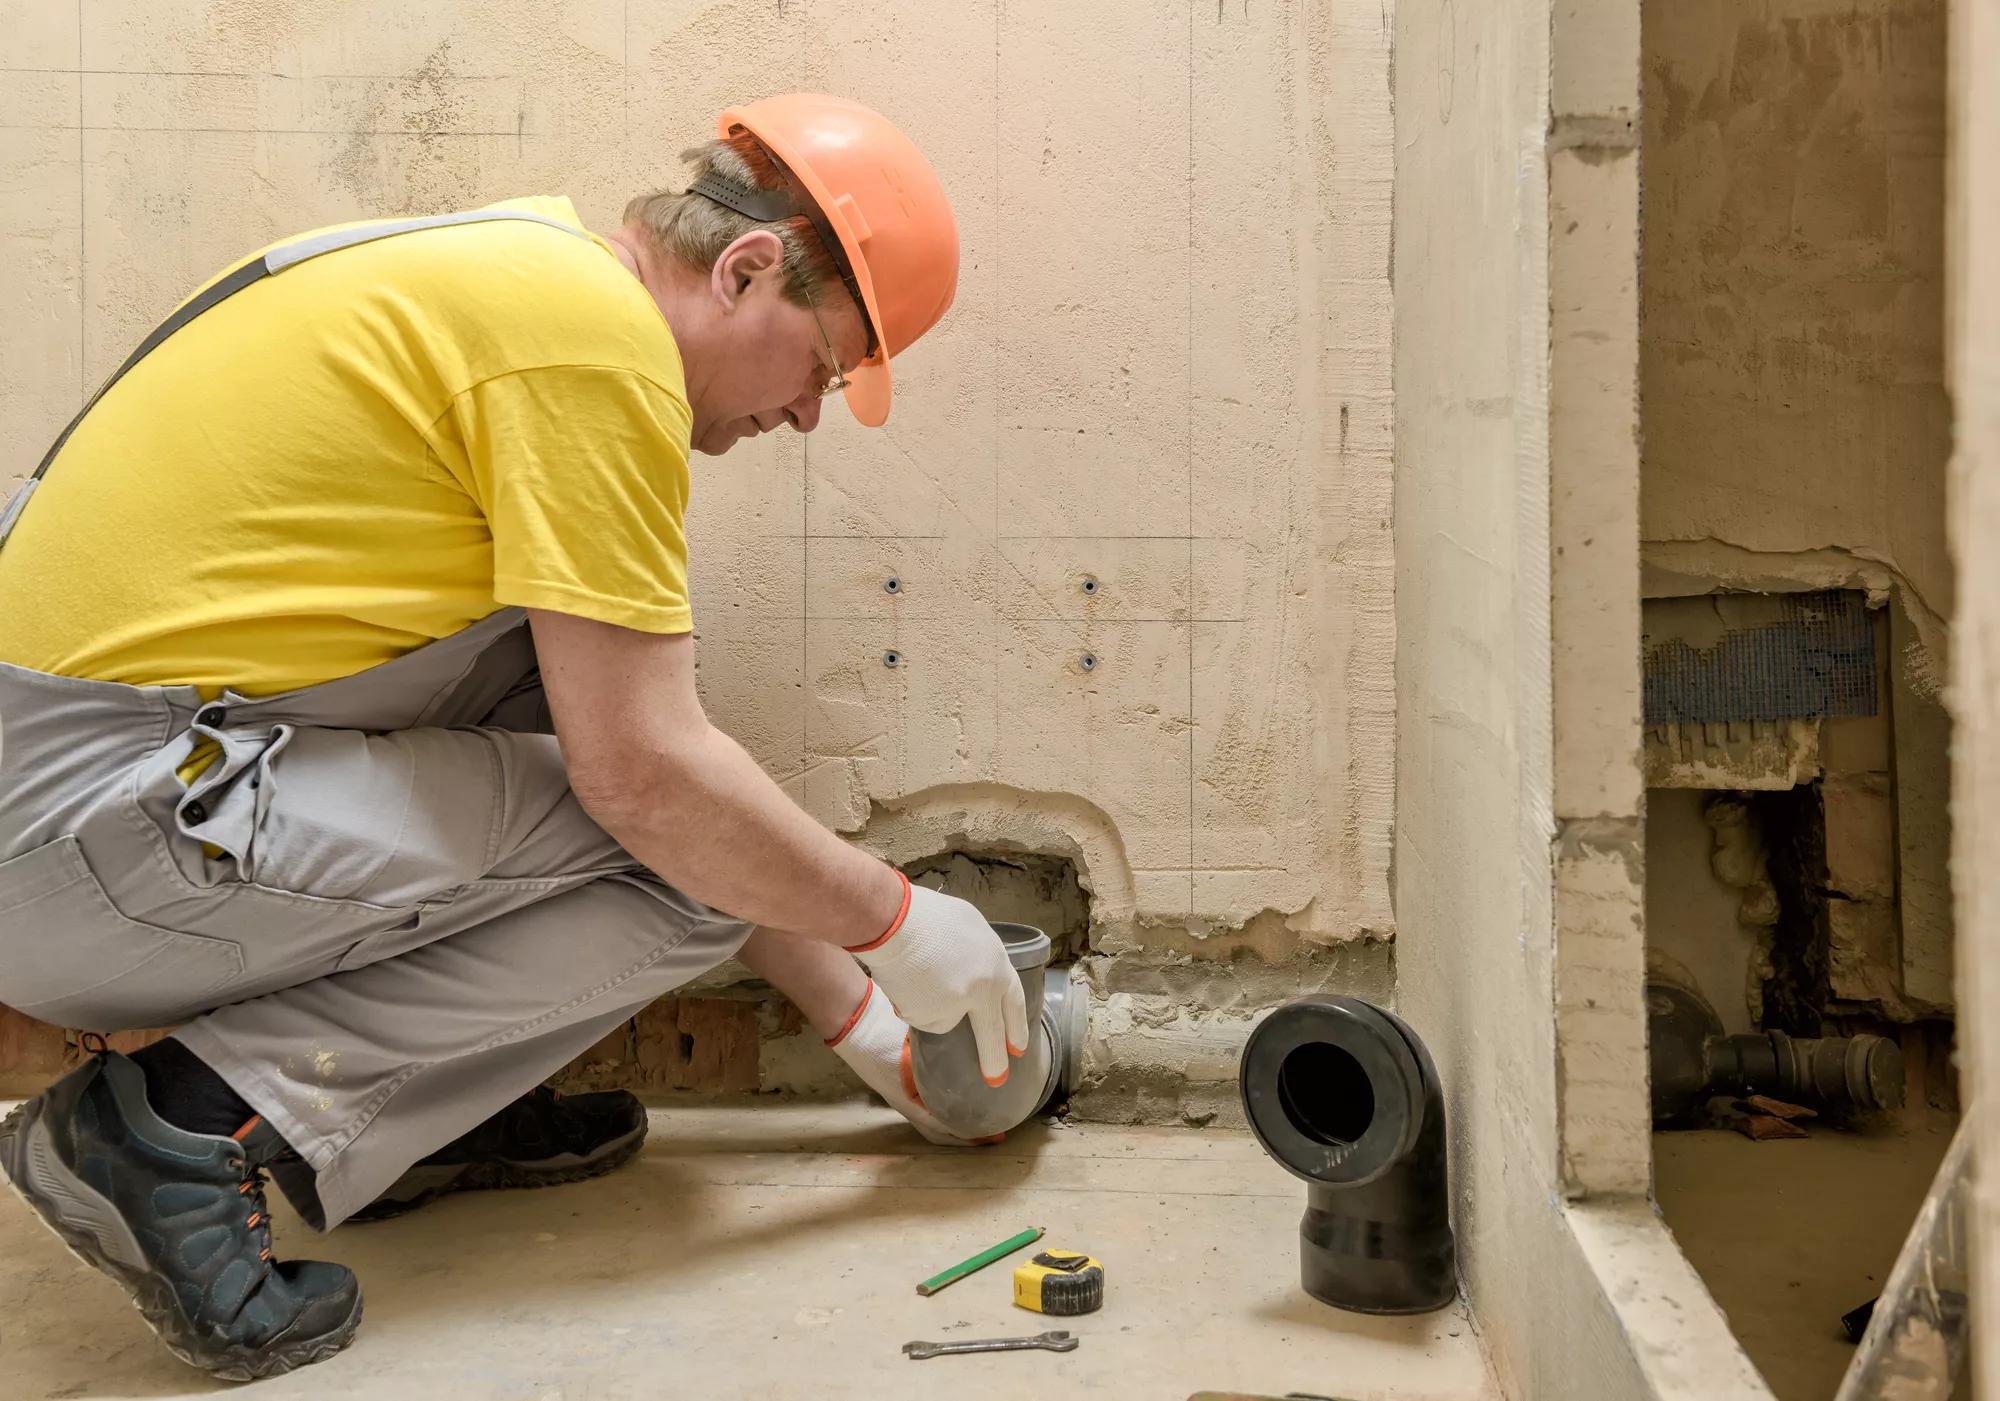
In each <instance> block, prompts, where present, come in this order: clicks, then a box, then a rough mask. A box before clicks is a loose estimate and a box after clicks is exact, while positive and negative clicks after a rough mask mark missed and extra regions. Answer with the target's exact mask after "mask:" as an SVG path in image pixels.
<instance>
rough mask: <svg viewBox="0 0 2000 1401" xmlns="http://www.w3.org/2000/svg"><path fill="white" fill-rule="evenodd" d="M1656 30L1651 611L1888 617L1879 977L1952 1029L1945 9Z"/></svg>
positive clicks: (1648, 295) (1649, 156)
mask: <svg viewBox="0 0 2000 1401" xmlns="http://www.w3.org/2000/svg"><path fill="white" fill-rule="evenodd" d="M1643 19H1644V26H1645V28H1644V37H1645V55H1646V56H1645V150H1646V204H1645V210H1646V214H1645V222H1646V237H1645V240H1644V249H1645V254H1644V258H1645V274H1646V276H1645V304H1644V342H1643V345H1644V349H1643V355H1642V364H1643V384H1644V391H1645V398H1644V403H1645V434H1644V443H1645V470H1644V476H1643V484H1644V485H1643V503H1642V519H1643V534H1644V537H1645V540H1646V556H1647V563H1648V570H1647V588H1648V592H1649V593H1684V592H1702V591H1705V590H1708V589H1710V588H1714V587H1718V586H1724V587H1733V588H1751V589H1772V588H1780V589H1782V588H1796V587H1801V586H1811V587H1830V586H1831V587H1856V588H1864V589H1867V590H1868V591H1869V592H1870V594H1871V595H1872V597H1873V599H1874V601H1875V602H1876V603H1878V604H1884V603H1886V605H1887V611H1888V614H1889V622H1890V630H1891V642H1892V656H1891V666H1890V672H1889V676H1890V689H1891V692H1892V695H1891V697H1890V699H1889V704H1890V707H1891V708H1892V709H1893V710H1894V712H1895V714H1894V724H1895V737H1896V738H1895V743H1896V753H1895V764H1894V768H1895V790H1894V795H1893V796H1894V804H1895V811H1896V824H1897V825H1896V832H1897V841H1898V844H1899V852H1898V886H1897V892H1896V894H1897V901H1898V906H1899V908H1898V911H1897V914H1898V915H1899V917H1900V924H1901V928H1900V950H1899V953H1900V967H1898V966H1897V963H1898V959H1897V957H1896V956H1894V953H1893V952H1892V956H1891V958H1890V959H1889V960H1888V962H1887V964H1886V965H1885V966H1884V968H1883V969H1882V971H1881V974H1880V976H1881V977H1882V978H1883V979H1885V980H1888V981H1891V982H1894V983H1896V984H1897V985H1899V987H1900V989H1901V991H1902V992H1903V993H1905V994H1907V996H1908V998H1909V1001H1910V1003H1911V1004H1912V1005H1913V1006H1917V1007H1924V1008H1930V1009H1933V1010H1937V1009H1943V1010H1949V1008H1950V1006H1951V1004H1952V1001H1953V998H1952V988H1951V957H1952V955H1951V945H1952V918H1951V892H1950V884H1949V878H1948V875H1947V872H1946V869H1945V863H1946V852H1947V851H1948V849H1949V845H1950V836H1949V833H1948V831H1947V830H1946V828H1945V820H1944V815H1945V809H1946V804H1947V801H1948V787H1949V782H1948V761H1947V757H1946V755H1947V749H1948V745H1949V728H1948V722H1947V719H1946V716H1945V713H1944V709H1943V706H1942V702H1941V698H1940V688H1941V683H1942V678H1943V677H1944V675H1945V673H1946V670H1947V667H1948V652H1949V636H1948V625H1949V621H1950V619H1951V616H1952V612H1953V606H1954V595H1955V592H1956V591H1955V589H1954V586H1953V580H1952V575H1951V571H1950V567H1949V560H1948V557H1947V554H1946V548H1945V528H1944V495H1945V470H1944V464H1945V459H1946V455H1947V453H1948V452H1949V450H1950V432H1951V430H1950V407H1949V404H1948V402H1947V400H1946V396H1945V390H1944V366H1943V344H1944V304H1945V303H1944V242H1945V240H1944V221H1943V200H1944V190H1943V183H1944V168H1945V167H1944V146H1945V102H1944V87H1945V84H1944V71H1945V51H1946V50H1945V28H1946V26H1945V6H1944V3H1943V0H1864V3H1861V4H1846V3H1842V4H1831V3H1824V0H1781V3H1778V4H1775V5H1771V6H1765V7H1761V8H1759V9H1756V10H1745V9H1744V8H1743V7H1741V6H1734V5H1727V4H1721V3H1713V2H1712V0H1697V3H1694V4H1675V3H1666V0H1645V3H1644V5H1643ZM1885 767H1886V765H1885Z"/></svg>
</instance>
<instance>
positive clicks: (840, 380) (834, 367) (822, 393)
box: [806, 290, 847, 399]
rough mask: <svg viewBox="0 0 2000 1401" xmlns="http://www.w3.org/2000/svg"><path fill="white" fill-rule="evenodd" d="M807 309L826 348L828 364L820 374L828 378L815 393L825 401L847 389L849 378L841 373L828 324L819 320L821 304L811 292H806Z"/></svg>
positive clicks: (821, 342)
mask: <svg viewBox="0 0 2000 1401" xmlns="http://www.w3.org/2000/svg"><path fill="white" fill-rule="evenodd" d="M806 307H807V309H808V310H810V311H811V312H812V319H813V325H814V326H816V327H818V328H819V340H820V344H821V345H823V346H825V347H826V363H825V364H823V365H821V366H820V373H821V374H823V375H825V376H826V378H825V380H824V381H823V382H822V383H821V384H820V386H819V388H818V389H816V390H814V391H813V392H814V394H815V395H816V396H817V397H819V398H821V399H824V398H825V397H826V396H827V395H829V394H831V393H833V392H834V390H836V389H845V388H847V376H846V375H845V374H843V373H842V372H841V368H840V357H839V356H838V355H836V354H834V353H833V337H831V336H829V335H828V334H827V333H826V323H825V322H824V321H822V320H820V319H819V303H818V302H816V301H814V300H813V294H812V292H811V291H810V290H808V291H807V292H806Z"/></svg>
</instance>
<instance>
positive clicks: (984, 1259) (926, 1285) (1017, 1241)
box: [917, 1226, 1042, 1298]
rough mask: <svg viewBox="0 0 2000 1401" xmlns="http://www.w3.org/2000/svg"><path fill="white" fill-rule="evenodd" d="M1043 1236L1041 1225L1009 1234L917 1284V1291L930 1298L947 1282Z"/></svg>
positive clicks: (985, 1265) (983, 1266)
mask: <svg viewBox="0 0 2000 1401" xmlns="http://www.w3.org/2000/svg"><path fill="white" fill-rule="evenodd" d="M1041 1238H1042V1228H1041V1227H1040V1226H1030V1227H1028V1229H1027V1230H1025V1231H1023V1232H1021V1234H1020V1235H1018V1236H1009V1237H1008V1238H1007V1239H1006V1240H1003V1241H1001V1242H1000V1244H998V1245H995V1246H991V1247H989V1248H987V1249H985V1250H982V1251H980V1252H979V1253H978V1254H977V1255H975V1256H973V1257H972V1258H971V1259H970V1260H961V1261H959V1262H958V1263H957V1264H956V1265H953V1266H952V1267H951V1268H950V1269H948V1270H946V1271H944V1272H943V1273H941V1274H934V1275H932V1276H931V1277H930V1278H929V1279H927V1280H925V1281H924V1282H923V1283H922V1284H919V1285H918V1286H917V1292H918V1293H919V1294H922V1295H924V1296H925V1297H926V1298H928V1297H929V1296H931V1295H932V1294H935V1293H937V1292H938V1290H940V1289H942V1288H944V1287H945V1286H946V1285H947V1284H956V1283H958V1281H960V1280H961V1279H964V1278H965V1277H966V1276H967V1275H969V1274H971V1273H972V1272H973V1271H974V1270H983V1269H985V1268H986V1267H987V1266H988V1265H990V1264H992V1263H993V1262H994V1261H995V1260H998V1259H1000V1258H1001V1257H1002V1256H1004V1255H1012V1254H1013V1253H1014V1252H1015V1251H1017V1250H1019V1249H1020V1248H1021V1247H1022V1246H1024V1245H1033V1244H1034V1243H1035V1242H1036V1241H1038V1240H1040V1239H1041Z"/></svg>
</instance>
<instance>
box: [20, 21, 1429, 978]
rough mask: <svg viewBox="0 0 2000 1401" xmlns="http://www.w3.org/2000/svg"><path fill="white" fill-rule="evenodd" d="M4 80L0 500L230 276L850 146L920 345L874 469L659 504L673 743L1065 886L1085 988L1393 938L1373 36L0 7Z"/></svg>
mask: <svg viewBox="0 0 2000 1401" xmlns="http://www.w3.org/2000/svg"><path fill="white" fill-rule="evenodd" d="M0 36H4V38H0V133H4V138H0V233H4V239H0V361H4V363H5V365H6V367H7V373H6V374H5V375H4V376H0V480H4V479H7V478H12V477H17V476H19V475H20V474H22V473H25V472H26V471H27V470H29V469H30V468H31V467H32V465H33V464H34V462H35V461H36V460H37V459H38V458H39V456H40V454H41V451H42V450H43V448H44V446H45V445H46V443H47V441H48V440H49V439H50V438H51V436H52V435H53V434H54V433H55V432H56V430H57V429H58V428H59V427H60V426H61V424H62V423H63V421H64V420H66V419H67V417H68V416H69V415H70V413H71V412H72V411H73V410H74V409H75V407H76V406H77V405H78V403H79V402H80V400H81V397H82V396H83V395H84V394H85V392H86V390H87V388H88V387H90V386H92V385H94V384H95V383H96V382H97V381H98V380H99V378H100V377H101V376H102V375H104V374H105V373H106V372H107V371H108V370H109V369H110V368H111V367H112V365H113V364H114V363H115V362H116V361H117V360H118V359H119V358H120V357H121V356H122V355H123V354H124V353H125V352H126V351H127V350H128V349H129V348H130V346H131V345H133V344H134V343H135V342H136V341H137V340H138V338H139V337H140V336H142V335H143V334H144V333H145V331H146V330H148V329H150V327H151V326H152V325H153V324H154V323H155V322H156V320H157V318H159V317H160V316H161V315H163V314H164V313H165V312H166V311H167V310H168V309H169V308H170V307H171V305H172V304H173V303H174V301H175V300H176V299H177V298H178V297H180V296H181V295H182V294H183V293H184V292H185V291H186V289H188V288H189V287H191V286H192V285H193V284H194V283H195V282H196V281H197V280H198V279H200V278H202V277H204V276H205V275H207V274H209V273H210V272H211V271H212V270H213V269H214V268H216V267H217V266H219V265H221V264H222V263H223V262H224V261H226V260H227V259H229V258H230V257H232V256H234V255H237V254H240V253H241V252H243V251H244V250H247V249H249V248H251V247H254V246H256V245H258V244H261V243H263V242H266V241H268V240H272V239H276V238H279V237H281V236H283V235H285V234H287V233H290V232H293V231H299V230H304V229H307V228H311V227H313V226H316V225H320V224H325V223H329V222H333V221H336V220H343V219H352V218H359V217H366V216H376V215H393V214H406V213H415V212H424V211H434V210H444V209H452V208H460V207H466V206H471V205H476V204H479V203H482V202H486V201H490V200H493V199H498V198H502V197H506V196H509V195H515V194H521V193H534V192H547V193H566V194H569V195H570V196H572V197H573V198H574V199H575V200H576V202H577V204H578V206H579V208H580V209H581V210H582V211H583V213H584V214H585V217H586V219H587V220H589V221H594V222H595V223H596V224H598V225H599V226H600V227H602V226H605V225H607V224H608V223H610V222H611V221H613V220H615V218H616V216H617V213H618V211H619V210H620V208H621V207H622V205H623V203H624V201H625V200H626V198H627V197H628V196H630V195H632V194H634V193H637V192H639V191H641V190H645V189H650V188H655V187H658V186H661V185H664V184H671V183H673V182H674V181H675V180H676V179H677V178H678V175H679V171H680V169H681V167H680V166H679V164H678V161H677V159H676V155H677V153H678V152H679V151H680V150H681V149H683V148H684V147H685V146H687V145H689V144H692V143H694V142H696V141H698V140H701V139H704V138H706V137H707V136H708V135H709V134H710V133H711V130H712V123H713V121H714V114H715V113H716V112H717V111H718V110H719V109H720V108H721V107H722V106H723V105H724V104H726V103H728V102H731V101H735V100H739V99H743V98H746V97H751V96H755V95H759V94H762V93H766V92H770V91H774V90H785V89H790V88H801V87H804V88H819V89H829V90H833V91H839V92H845V93H850V94H852V95H854V96H856V97H859V98H861V99H863V100H865V101H868V102H870V103H872V104H874V105H876V106H878V107H880V108H881V109H882V110H883V111H885V112H886V113H887V114H888V115H889V116H890V117H891V118H892V119H894V120H895V121H897V122H899V123H900V124H902V125H903V126H904V128H905V129H906V130H907V131H909V132H910V133H911V134H912V135H913V136H914V137H915V139H916V140H917V141H918V142H919V144H920V145H922V146H923V147H924V148H925V150H926V151H927V152H928V154H929V155H930V156H931V158H932V160H933V162H934V164H935V165H936V166H937V167H938V169H939V171H940V174H941V176H942V178H943V180H944V182H945V184H946V186H947V188H948V190H949V192H950V194H951V197H952V200H953V202H954V206H955V208H956V211H957V215H958V219H959V222H960V228H961V234H962V237H963V242H964V259H963V276H962V280H961V284H960V289H959V295H958V301H957V305H956V308H955V310H954V311H953V313H952V314H951V316H950V317H949V318H948V319H947V320H946V321H945V323H944V324H943V325H942V326H941V327H940V328H939V329H938V330H937V331H936V332H934V333H933V334H932V335H931V336H930V337H929V338H928V339H927V340H926V341H925V342H924V343H923V344H922V346H921V347H919V349H918V350H917V351H915V352H914V353H912V354H910V355H909V356H907V357H906V359H905V360H904V361H902V362H899V365H898V391H899V392H898V397H897V405H896V411H895V417H894V419H893V420H892V422H891V423H890V425H889V426H888V428H887V429H886V430H884V431H882V432H879V433H869V432H866V431H863V430H861V429H859V428H857V427H856V426H855V425H853V424H852V423H851V422H850V421H848V420H846V418H845V415H844V414H843V413H841V412H840V411H838V410H837V409H836V410H835V411H833V412H832V413H830V414H829V416H828V424H827V426H826V427H824V428H823V429H822V430H821V431H820V432H819V433H818V434H816V435H814V436H813V437H812V438H811V439H810V440H807V439H801V438H799V437H796V436H793V435H790V434H783V435H776V436H774V437H772V438H769V439H766V440H762V441H759V442H756V443H753V444H751V445H748V446H746V447H744V448H742V449H740V450H738V451H737V452H735V453H733V454H732V455H730V456H728V457H727V458H724V459H705V458H703V459H697V461H696V481H695V502H694V505H693V507H692V510H691V520H690V539H691V542H692V560H691V569H692V575H693V586H694V595H695V607H696V613H697V619H698V628H699V630H700V640H701V646H700V657H701V684H702V689H703V693H704V695H705V697H706V700H707V703H708V705H709V708H710V710H711V713H712V714H713V715H714V716H715V717H716V719H717V720H718V722H719V723H720V724H721V725H722V726H723V727H725V728H726V729H728V730H729V731H730V732H731V733H733V734H735V735H736V736H737V737H738V738H740V739H741V740H743V741H744V742H745V743H746V744H747V745H748V747H749V748H750V749H751V750H752V752H753V753H755V754H756V755H757V757H758V758H759V759H760V760H761V761H762V762H763V763H764V764H765V766H766V767H767V768H768V769H769V770H770V771H771V772H772V773H773V774H774V775H775V776H777V777H778V778H779V780H780V781H781V782H782V783H783V784H784V785H785V787H786V788H787V789H788V791H790V792H791V793H792V794H793V795H794V796H795V797H797V798H798V799H799V800H800V801H801V802H803V803H804V804H805V805H806V806H807V807H808V808H809V809H810V810H811V811H812V812H813V813H814V814H815V815H816V816H818V817H820V818H822V819H823V820H825V821H826V822H828V823H829V824H832V825H833V826H835V827H837V828H838V829H839V830H841V831H843V832H847V833H852V834H855V835H857V836H858V837H859V838H860V839H861V840H864V841H867V842H869V843H871V844H873V845H875V846H877V847H878V848H881V849H884V850H885V852H886V851H887V849H888V848H889V847H892V846H893V847H894V848H896V850H897V851H898V852H899V853H900V854H901V855H902V856H903V857H906V858H914V857H921V856H924V855H927V854H931V853H934V852H936V851H939V850H943V849H947V848H949V847H950V846H952V845H954V844H964V843H986V844H989V845H993V846H998V847H1003V848H1005V847H1013V848H1017V849H1028V850H1038V851H1047V852H1052V853H1056V854H1060V855H1063V856H1066V857H1068V858H1070V859H1072V860H1074V861H1075V862H1076V863H1077V866H1078V876H1079V880H1080V881H1081V883H1082V885H1083V886H1084V888H1085V889H1086V890H1087V891H1088V893H1089V895H1090V897H1091V917H1092V920H1093V922H1094V928H1093V933H1092V943H1093V946H1094V947H1095V948H1096V949H1097V950H1098V951H1100V952H1102V953H1106V954H1113V955H1116V954H1123V955H1127V956H1139V957H1141V958H1142V959H1150V960H1152V961H1154V962H1178V963H1187V962H1189V961H1190V960H1193V961H1200V960H1203V959H1216V958H1219V959H1221V960H1223V961H1224V962H1225V963H1227V962H1228V961H1229V959H1230V958H1231V957H1232V956H1233V955H1238V954H1244V953H1245V951H1246V950H1248V951H1249V952H1248V955H1247V956H1248V957H1250V958H1251V959H1252V960H1253V961H1268V960H1269V959H1270V958H1273V957H1275V958H1276V959H1278V960H1279V961H1280V962H1283V961H1285V960H1288V959H1292V958H1294V957H1295V956H1296V955H1297V954H1298V952H1299V950H1300V949H1301V948H1303V947H1307V946H1319V945H1338V944H1342V943H1345V942H1347V941H1356V940H1364V939H1369V938H1370V937H1371V936H1386V935H1388V933H1389V932H1390V930H1391V917H1390V910H1389V902H1388V884H1387V868H1388V858H1389V824H1390V817H1391V788H1390V782H1391V779H1390V773H1391V760H1392V741H1391V726H1392V724H1393V718H1394V716H1393V702H1392V699H1391V696H1392V660H1393V656H1392V653H1393V627H1394V618H1393V610H1392V593H1391V586H1392V576H1391V569H1390V563H1389V560H1390V529H1389V527H1390V459H1389V448H1390V431H1391V423H1390V409H1389V403H1390V400H1389V368H1390V366H1389V329H1390V328H1389V305H1388V276H1387V274H1388V257H1389V247H1388V224H1389V170H1390V154H1391V153H1390V127H1389V85H1388V71H1389V43H1390V33H1389V20H1388V17H1387V11H1386V10H1385V9H1384V8H1383V7H1382V6H1380V5H1378V4H1376V3H1374V0H1340V3H1336V4H1333V5H1307V4H1304V3H1300V0H1284V2H1283V3H1268V2H1267V0H1257V3H1251V4H1247V5H1244V4H1237V3H1235V0H1231V3H1230V4H1227V5H1223V6H1221V7H1219V8H1216V7H1205V6H1203V5H1199V4H1197V5H1188V4H1184V3H1171V2H1170V0H1143V2H1142V3H1134V4H1121V5H1116V6H1103V5H1097V6H1081V7H1079V6H1073V5H1067V4H1062V3H1058V0H1006V3H1004V4H1002V3H996V0H983V2H978V3H968V4H963V5H952V6H936V5H921V4H916V3H909V2H907V0H900V2H899V0H861V2H860V3H846V4H838V5H836V4H833V3H830V0H762V2H761V3H750V0H722V2H720V3H705V4H704V3H685V2H682V0H676V2H674V3H668V2H666V0H565V3H561V4H554V5H550V4H541V3H534V0H494V2H493V3H480V4H472V3H449V4H439V5H427V6H405V5H392V4H387V3H355V4H343V5H333V6H325V5H306V4H300V3H295V2H294V0H135V2H134V3H122V4H111V3H104V2H103V0H82V3H80V4H63V5H49V4H44V3H41V0H0ZM892 576H893V577H894V578H896V579H897V580H898V588H897V591H896V592H894V593H891V592H888V591H887V590H885V587H884V584H885V581H886V580H888V579H889V578H890V577H892ZM1086 578H1091V579H1095V580H1096V581H1097V583H1098V587H1097V588H1096V590H1095V591H1094V592H1092V593H1086V592H1084V590H1083V583H1084V581H1085V579H1086ZM891 651H893V652H895V653H896V654H897V655H898V658H899V661H900V664H899V665H897V666H895V667H890V666H886V665H885V664H884V655H885V653H888V652H891ZM1086 659H1088V662H1087V661H1086ZM1356 947H1357V948H1359V949H1364V950H1366V952H1365V953H1364V954H1362V955H1361V956H1360V963H1359V964H1358V965H1353V966H1358V967H1359V968H1360V970H1361V978H1362V981H1363V982H1364V983H1366V982H1369V981H1370V980H1371V979H1372V981H1373V982H1374V983H1375V984H1380V983H1382V982H1383V980H1384V979H1386V977H1387V974H1388V968H1389V952H1388V947H1387V945H1386V944H1383V943H1379V942H1369V943H1365V944H1358V945H1357V946H1356ZM1347 964H1349V965H1352V960H1348V961H1347ZM1241 1010H1242V1009H1238V1012H1239V1014H1240V1012H1241ZM1175 1015H1178V1013H1176V1014H1175Z"/></svg>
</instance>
